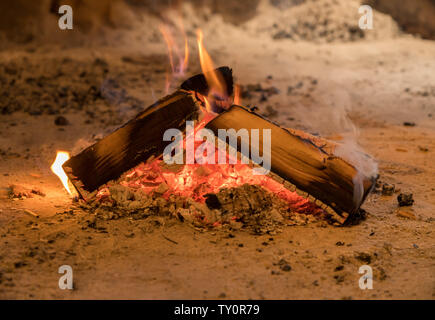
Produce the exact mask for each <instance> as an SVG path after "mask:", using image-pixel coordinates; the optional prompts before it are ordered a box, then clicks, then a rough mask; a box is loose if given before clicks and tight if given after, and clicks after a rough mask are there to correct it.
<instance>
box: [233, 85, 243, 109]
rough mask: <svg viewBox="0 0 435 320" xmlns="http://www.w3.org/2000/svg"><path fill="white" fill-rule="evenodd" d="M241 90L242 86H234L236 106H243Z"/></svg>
mask: <svg viewBox="0 0 435 320" xmlns="http://www.w3.org/2000/svg"><path fill="white" fill-rule="evenodd" d="M240 91H241V89H240V85H238V84H236V85H235V86H234V102H233V103H234V104H236V105H239V106H240V105H241V100H242V99H241V93H240Z"/></svg>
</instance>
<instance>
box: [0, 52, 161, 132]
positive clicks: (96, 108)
mask: <svg viewBox="0 0 435 320" xmlns="http://www.w3.org/2000/svg"><path fill="white" fill-rule="evenodd" d="M148 60H149V64H146V63H143V64H142V65H131V64H130V63H126V62H124V60H122V59H121V58H120V59H119V61H116V62H115V63H112V64H110V65H109V63H108V62H107V61H106V60H104V59H102V58H88V59H82V60H76V59H72V58H69V57H65V58H61V57H60V58H55V59H52V58H41V61H39V63H38V62H35V61H32V60H30V59H28V58H27V57H25V56H24V57H22V58H15V59H11V60H9V61H5V62H2V63H1V64H0V114H12V113H14V112H25V113H28V114H30V115H35V116H37V115H42V114H53V115H65V114H67V113H69V112H78V111H79V112H80V111H81V112H85V113H86V114H87V115H88V118H89V120H88V123H92V122H95V121H99V122H102V123H103V122H104V123H106V124H120V123H122V122H123V121H126V120H127V119H128V117H131V116H132V115H134V114H135V113H137V112H138V111H139V110H142V109H143V108H144V107H145V105H144V102H143V100H142V99H141V98H142V97H137V96H135V95H134V94H132V93H130V91H131V90H130V89H135V88H138V87H141V88H143V87H146V86H147V83H148V82H149V81H150V79H151V77H152V75H153V74H154V73H157V70H154V69H155V68H156V67H155V66H158V65H162V64H163V65H164V64H165V62H166V59H165V57H164V56H163V55H162V56H152V57H150V58H148ZM153 65H154V67H153ZM153 68H154V69H153ZM129 113H131V114H129ZM56 124H57V125H60V124H59V123H56Z"/></svg>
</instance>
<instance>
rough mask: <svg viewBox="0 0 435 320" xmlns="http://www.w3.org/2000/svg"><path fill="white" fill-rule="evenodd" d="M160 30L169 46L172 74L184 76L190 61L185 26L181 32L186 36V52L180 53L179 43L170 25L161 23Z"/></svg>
mask: <svg viewBox="0 0 435 320" xmlns="http://www.w3.org/2000/svg"><path fill="white" fill-rule="evenodd" d="M159 30H160V32H161V34H162V35H163V39H164V40H165V43H166V46H167V48H168V57H169V64H170V65H171V70H172V74H173V75H174V76H176V77H181V76H184V73H185V72H186V69H187V65H188V63H189V45H188V41H187V37H186V34H185V32H184V28H183V27H180V32H181V33H182V34H183V37H184V54H181V53H180V50H179V48H178V46H177V43H176V41H175V40H174V38H173V36H172V33H171V31H170V30H169V28H168V27H166V26H164V25H160V27H159ZM174 56H176V58H178V63H176V62H175V61H174Z"/></svg>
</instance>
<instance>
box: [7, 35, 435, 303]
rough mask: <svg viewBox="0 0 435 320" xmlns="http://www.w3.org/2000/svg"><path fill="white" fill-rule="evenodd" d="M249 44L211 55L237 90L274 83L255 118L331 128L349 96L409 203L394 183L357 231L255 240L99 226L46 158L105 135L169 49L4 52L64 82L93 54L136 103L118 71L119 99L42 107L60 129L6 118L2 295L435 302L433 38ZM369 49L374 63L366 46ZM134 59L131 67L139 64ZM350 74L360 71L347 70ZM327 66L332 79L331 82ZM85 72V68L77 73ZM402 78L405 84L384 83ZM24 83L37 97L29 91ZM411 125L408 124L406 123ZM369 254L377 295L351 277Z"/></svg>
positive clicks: (226, 232) (170, 228) (308, 229)
mask: <svg viewBox="0 0 435 320" xmlns="http://www.w3.org/2000/svg"><path fill="white" fill-rule="evenodd" d="M243 41H244V43H243V45H242V46H240V48H239V50H237V51H234V50H231V49H230V48H229V47H223V49H222V50H223V51H224V52H225V53H226V54H223V55H222V57H221V58H220V59H222V60H223V59H224V58H225V59H227V61H219V62H224V63H226V64H228V65H234V68H235V69H236V70H237V75H238V77H239V81H240V83H241V84H244V85H247V84H253V83H254V84H255V83H261V84H262V86H263V87H276V88H277V89H278V90H279V93H277V94H275V95H273V96H271V97H269V98H268V100H267V101H263V102H259V99H261V95H259V94H258V96H257V93H255V92H254V93H253V94H252V97H251V98H250V99H251V100H249V99H248V98H247V99H248V100H246V101H247V103H252V104H257V105H259V107H260V112H263V113H264V114H268V116H270V117H271V118H273V120H275V121H278V122H280V123H281V124H282V125H283V126H288V127H295V128H300V129H308V130H310V129H312V128H310V123H314V127H316V128H319V130H323V129H325V130H326V129H328V128H327V126H326V124H325V123H324V122H322V118H323V117H324V116H325V115H326V114H328V113H330V112H331V110H330V109H328V106H331V105H335V106H337V105H338V104H339V102H343V101H344V102H346V101H347V102H349V103H350V105H352V106H354V108H353V109H352V110H351V112H350V115H351V118H352V120H353V121H354V123H355V124H356V125H357V126H358V127H359V128H361V130H360V131H361V132H360V133H361V135H360V138H359V141H360V143H361V144H362V145H363V146H364V148H365V150H366V151H367V152H369V153H371V154H372V155H373V156H374V157H375V158H376V159H377V160H378V161H379V171H380V175H381V176H380V180H381V181H382V182H385V183H389V184H395V186H396V189H397V188H398V189H400V190H401V192H412V193H413V195H414V199H415V204H414V205H413V206H412V207H408V208H400V209H399V208H398V206H397V200H396V198H397V193H396V194H394V195H393V196H383V195H380V194H372V195H370V196H369V198H368V200H367V202H366V203H365V204H364V209H365V210H366V211H367V212H368V217H367V219H366V220H365V221H362V222H360V223H359V224H358V225H355V226H351V227H342V228H338V227H334V226H332V225H329V224H328V223H326V222H325V221H322V220H319V221H313V222H312V223H308V224H306V225H303V226H299V225H296V226H286V227H283V228H282V230H280V231H281V232H273V233H272V234H261V235H253V234H252V233H250V232H247V231H242V230H237V229H231V228H227V229H220V228H215V229H210V230H208V229H207V230H203V229H201V228H199V229H198V228H194V227H192V226H191V225H189V224H186V223H182V222H180V221H178V220H175V219H169V218H161V217H152V218H148V219H139V220H134V219H130V218H128V217H127V218H123V219H117V220H108V221H105V220H101V221H100V220H99V221H97V222H96V223H95V221H92V218H91V217H90V215H89V214H88V213H87V212H85V211H82V210H80V209H77V207H75V206H72V205H71V200H70V199H69V198H68V196H67V194H66V193H65V191H64V190H63V189H62V188H61V185H60V183H59V181H58V179H57V177H55V176H54V175H53V174H52V173H51V172H50V171H49V167H50V164H51V162H52V160H53V158H54V155H55V152H56V150H57V149H66V150H69V151H71V152H72V153H74V152H76V151H78V150H79V149H80V148H82V147H84V146H86V145H88V144H89V143H91V142H92V141H94V140H92V139H90V137H92V135H95V136H94V138H95V139H96V138H99V137H101V136H102V135H104V133H106V132H109V131H110V130H112V129H113V128H115V127H116V126H118V125H119V124H121V123H122V122H123V121H125V120H126V119H128V118H129V117H130V116H131V115H132V114H134V113H136V112H137V110H138V109H140V108H141V106H142V104H143V106H146V105H148V104H150V103H151V102H153V101H154V100H155V98H158V97H159V96H162V95H164V90H161V88H164V81H165V80H164V78H165V76H164V72H162V68H161V67H160V65H159V63H160V62H161V61H163V62H164V61H165V56H161V57H159V56H158V55H150V56H143V55H141V54H139V53H134V54H132V55H133V56H134V57H135V59H126V58H125V57H126V56H127V53H126V52H122V51H120V50H115V49H113V50H107V49H104V50H97V49H95V51H94V53H93V54H92V55H91V54H89V52H88V51H87V50H85V49H83V50H82V49H66V50H65V49H64V50H63V51H60V49H59V48H51V49H52V50H50V51H44V50H41V52H39V51H37V54H35V53H32V54H29V53H28V52H27V51H25V50H16V51H6V52H5V51H3V52H1V53H0V56H3V58H4V57H7V56H12V54H14V58H13V59H16V60H15V61H16V63H17V64H16V66H17V69H20V68H23V67H24V66H25V67H26V68H30V70H31V71H32V72H33V73H35V74H34V78H38V76H42V75H43V74H46V73H44V72H45V71H43V70H42V69H38V68H37V67H36V65H38V64H40V63H41V61H42V62H43V64H45V65H47V66H48V69H50V63H52V64H55V63H57V62H53V61H55V60H56V59H63V58H68V59H67V60H65V61H66V62H65V65H66V67H65V68H67V71H68V70H69V72H72V74H71V77H70V78H68V79H70V80H68V79H67V78H62V81H65V83H66V84H67V85H72V82H74V81H77V82H80V81H79V80H80V79H81V78H83V77H84V78H87V77H90V78H89V81H92V79H93V77H96V79H97V80H96V81H98V79H99V78H98V77H99V76H100V75H99V74H96V72H97V71H95V68H100V67H101V66H99V65H100V64H103V68H104V62H105V63H107V64H108V65H109V75H110V77H109V78H113V79H116V81H118V82H119V84H120V87H121V88H122V87H128V88H129V89H128V92H127V94H128V95H129V96H131V97H134V98H129V99H127V101H128V103H122V104H120V103H118V100H117V99H121V98H122V99H125V95H124V94H123V93H121V92H120V91H119V90H118V89H117V85H115V84H114V82H113V81H115V80H109V81H108V82H106V83H105V86H106V87H105V88H106V89H107V92H105V93H104V94H106V97H105V99H106V100H107V99H113V100H111V103H112V105H116V108H110V107H108V106H107V104H105V103H104V101H103V100H101V99H99V98H95V99H96V103H95V104H92V103H90V104H89V103H88V104H86V105H85V106H84V107H83V108H82V109H81V107H80V106H79V105H77V108H76V109H75V110H73V111H71V112H69V113H65V114H63V113H62V109H58V108H59V106H58V105H56V104H55V103H54V102H49V103H51V105H52V107H53V108H54V110H60V111H61V115H63V116H65V118H66V119H67V120H68V122H69V124H68V125H65V126H58V125H55V124H54V122H55V119H56V117H58V115H46V114H42V115H37V114H35V113H34V112H33V115H29V114H28V113H24V112H18V113H13V114H6V115H2V116H1V117H2V127H1V128H0V146H1V147H0V149H1V154H0V158H1V161H0V173H1V174H0V186H1V187H2V198H1V199H0V297H1V298H12V299H15V298H42V299H51V298H57V299H63V298H72V299H78V298H143V299H154V298H156V299H165V298H170V299H172V298H173V299H186V298H189V299H190V298H196V299H202V298H205V299H216V298H229V299H247V298H254V299H255V298H259V299H262V298H266V299H273V298H275V299H285V298H297V299H301V298H309V299H310V298H337V299H340V298H353V299H358V298H375V299H376V298H387V299H388V298H393V299H402V298H412V299H413V298H426V299H431V298H432V297H433V296H432V295H433V288H432V284H433V282H434V278H433V277H434V272H433V243H434V240H435V239H434V233H433V231H432V230H433V223H434V212H435V200H434V199H435V191H434V189H433V188H434V185H433V181H434V180H435V166H434V162H433V161H432V160H431V159H433V155H432V154H433V152H434V150H435V128H434V126H433V120H432V118H431V117H429V116H428V114H430V113H432V116H435V110H433V105H434V99H435V98H434V96H433V93H430V92H433V90H434V89H433V88H434V87H433V86H432V87H431V88H432V89H431V88H426V87H427V85H426V83H433V82H434V81H435V78H434V75H433V73H432V74H430V75H428V74H426V73H425V72H426V71H428V70H429V69H430V68H432V70H433V68H434V67H435V65H434V61H433V57H432V56H431V55H430V51H431V50H432V52H433V44H432V43H429V42H425V41H422V40H418V39H410V38H399V39H396V40H388V41H383V42H382V43H354V44H347V45H340V44H338V45H335V46H334V47H332V46H328V45H325V46H323V47H321V48H320V49H319V47H317V46H314V45H310V44H307V43H295V44H293V45H292V46H286V45H285V44H283V43H280V42H278V41H272V40H269V42H267V44H268V45H270V46H269V49H270V50H268V51H267V52H265V51H263V50H260V49H261V46H259V45H258V42H257V39H255V41H254V40H253V39H249V38H247V39H245V40H243ZM260 41H264V43H266V40H260ZM373 46H376V49H377V50H378V51H377V52H380V53H381V54H380V56H381V57H382V58H379V57H378V56H375V55H373V54H371V53H370V52H371V50H372V48H373ZM410 48H412V50H414V51H415V54H417V55H418V56H419V58H418V62H416V60H415V58H411V56H412V55H409V56H407V55H406V53H407V52H408V51H409V50H410ZM56 50H57V51H56ZM301 50H303V52H304V55H303V56H302V55H301V53H300V51H301ZM248 52H249V54H248ZM274 52H275V53H278V57H276V56H275V53H274ZM331 55H333V58H332V57H331ZM55 56H60V57H62V58H54V57H55ZM95 56H98V57H100V60H96V59H95ZM22 57H27V59H28V60H27V62H26V63H25V64H24V62H20V61H22V60H21V59H22ZM77 57H78V58H77ZM123 57H124V58H123ZM258 59H261V61H262V62H261V65H259V64H258ZM380 59H381V60H383V62H382V63H379V61H380ZM2 60H5V59H2ZM50 61H51V62H50ZM102 61H103V62H102ZM132 61H133V62H132ZM156 61H157V62H159V63H157V62H156ZM256 61H257V62H256ZM21 63H23V65H21ZM283 64H285V65H288V69H289V70H288V72H287V71H285V72H284V73H283V72H282V65H283ZM362 65H364V67H362ZM32 68H34V69H32ZM191 68H192V69H191V70H192V73H194V72H193V70H194V69H195V68H196V71H198V70H199V67H198V66H197V65H196V66H195V62H193V65H192V66H191ZM138 69H139V70H140V72H139V73H138V74H139V75H137V74H134V72H135V71H137V70H138ZM253 69H255V70H256V72H255V73H253V72H252V70H253ZM350 69H351V70H354V71H353V72H352V73H347V70H350ZM74 70H76V71H74ZM325 70H327V71H328V72H330V74H342V76H341V77H336V78H334V79H333V81H330V78H329V75H330V74H325ZM79 71H80V72H79ZM82 71H86V72H87V73H86V74H87V75H84V76H80V74H81V73H82ZM341 71H342V73H340V72H341ZM93 72H95V74H93ZM98 72H99V71H98ZM142 74H143V76H142ZM269 75H272V77H268V76H269ZM275 75H279V76H276V77H275ZM6 76H7V75H6ZM397 77H400V79H409V80H408V81H409V83H413V84H414V85H411V84H407V82H405V80H403V82H397V80H394V81H396V82H394V81H392V79H397ZM427 77H430V78H427ZM147 79H148V80H147ZM68 81H70V82H68ZM149 83H152V86H150V85H149ZM300 83H302V85H300ZM289 87H292V89H289ZM336 87H339V88H340V90H335V89H334V88H336ZM407 88H408V89H407ZM76 89H77V90H78V91H79V92H80V88H78V87H77V88H76ZM430 89H431V90H432V91H430ZM47 90H48V89H47ZM424 90H429V91H428V92H429V96H427V95H421V94H420V92H422V91H424ZM26 92H27V94H31V90H29V91H26ZM333 92H335V93H333ZM337 92H338V93H337ZM349 92H350V93H352V96H351V97H350V96H349V94H348V93H349ZM341 94H343V96H342V95H341ZM153 95H154V97H153ZM27 98H29V99H31V98H30V97H27ZM27 98H26V99H27ZM88 98H89V99H93V97H88ZM340 99H343V100H340ZM325 101H326V102H325ZM61 102H62V101H61ZM334 102H335V103H334ZM131 105H135V106H136V107H133V108H130V107H129V106H131ZM430 108H432V109H430ZM301 110H303V111H301ZM334 112H335V111H334ZM31 113H32V112H31ZM308 118H311V119H310V120H311V121H307V119H308ZM410 118H412V119H410ZM59 121H60V122H61V120H58V123H59ZM405 121H412V122H415V123H416V124H417V125H416V126H404V125H402V124H403V122H405ZM323 132H327V131H323ZM331 135H332V132H331ZM11 184H16V185H19V186H21V187H23V188H28V189H38V190H41V191H42V192H43V193H44V194H45V196H40V195H37V194H34V195H33V197H31V198H27V199H23V200H12V199H8V198H7V196H6V194H5V192H6V191H5V190H6V189H7V188H8V187H9V186H10V185H11ZM25 209H28V210H31V211H32V212H34V213H36V214H38V215H39V218H35V217H34V216H32V215H31V214H28V213H26V212H25V211H24V210H25ZM71 210H72V211H71ZM64 264H68V265H71V266H72V267H73V270H74V285H75V290H73V291H68V292H66V291H62V290H59V289H58V286H57V283H58V279H59V274H58V273H57V270H58V268H59V266H61V265H64ZM364 264H370V265H371V266H372V267H373V270H374V277H375V278H374V279H375V282H374V290H371V291H362V290H360V289H359V287H358V279H359V277H360V275H359V274H358V268H359V267H360V266H361V265H364Z"/></svg>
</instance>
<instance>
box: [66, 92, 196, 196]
mask: <svg viewBox="0 0 435 320" xmlns="http://www.w3.org/2000/svg"><path fill="white" fill-rule="evenodd" d="M199 110H200V106H199V105H198V102H197V100H196V99H195V97H194V94H193V93H191V92H187V91H184V90H179V91H177V92H175V93H174V94H172V95H169V96H167V97H164V98H163V99H161V100H159V101H157V102H156V103H154V104H153V105H151V106H150V107H149V108H147V109H146V110H145V111H143V112H141V113H139V114H138V115H137V116H136V117H135V118H133V119H132V120H130V121H129V122H127V123H126V124H125V125H123V126H122V127H120V128H118V129H117V130H115V131H114V132H112V133H111V134H109V135H108V136H106V137H104V138H103V139H102V140H100V141H98V142H97V143H95V144H94V145H92V146H90V147H88V148H86V149H85V150H83V151H82V152H81V153H79V154H77V155H76V156H74V157H72V158H71V159H69V160H68V161H67V162H65V163H64V165H63V169H64V170H65V173H66V174H67V176H68V178H69V179H70V181H71V182H72V184H73V185H74V186H75V188H76V189H77V191H78V192H79V194H80V195H81V197H82V198H84V199H85V200H86V199H87V198H88V193H90V192H92V191H94V190H96V189H97V188H98V187H99V186H101V185H102V184H104V183H106V182H108V181H110V180H112V179H116V178H118V177H119V176H120V175H121V174H122V173H124V172H125V171H127V170H129V169H131V168H133V167H134V166H136V165H137V164H139V163H140V162H143V161H146V160H147V159H148V158H150V157H151V156H160V155H161V154H162V152H163V150H164V148H165V147H166V146H167V145H168V144H169V143H170V142H167V141H163V134H164V132H165V131H166V130H167V129H169V128H177V129H179V130H181V131H184V129H185V123H186V121H187V120H196V119H198V115H199Z"/></svg>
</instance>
